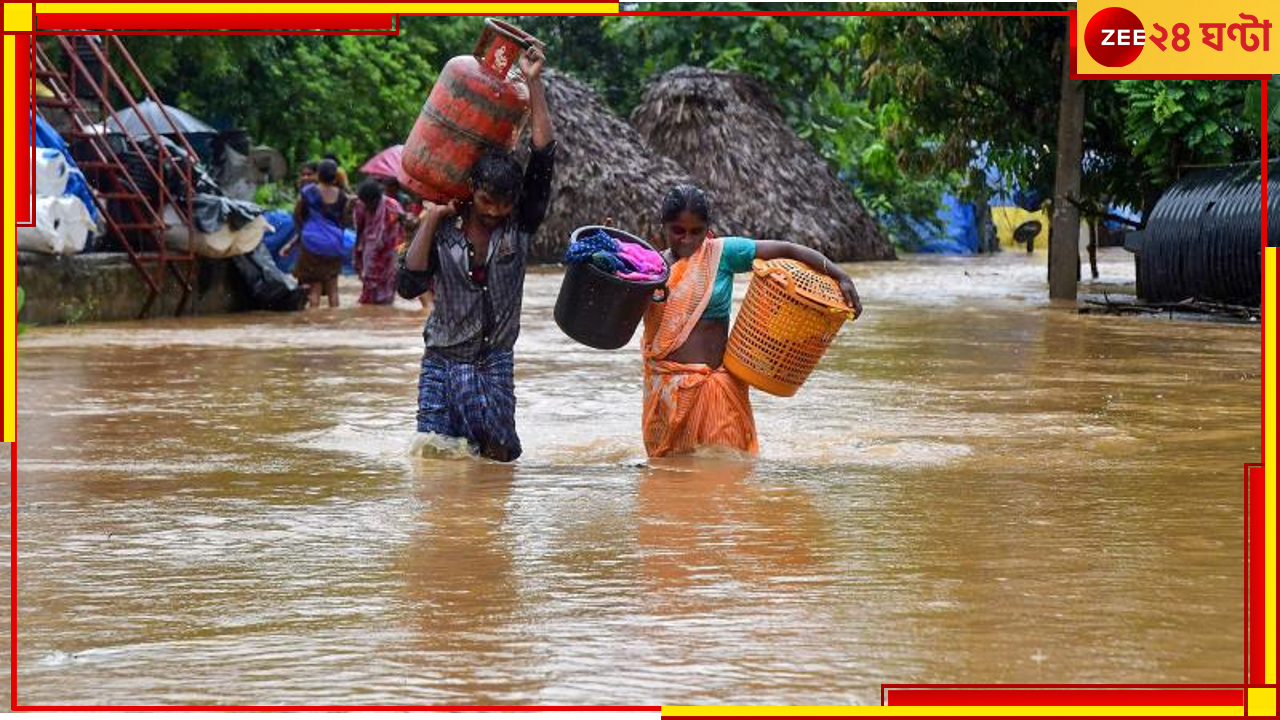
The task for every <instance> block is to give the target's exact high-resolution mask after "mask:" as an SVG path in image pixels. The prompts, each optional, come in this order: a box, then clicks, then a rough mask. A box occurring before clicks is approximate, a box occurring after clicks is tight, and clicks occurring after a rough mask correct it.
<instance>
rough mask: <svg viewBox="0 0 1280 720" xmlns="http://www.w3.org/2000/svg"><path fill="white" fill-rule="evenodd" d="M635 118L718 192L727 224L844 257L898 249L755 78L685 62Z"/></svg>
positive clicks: (654, 85)
mask: <svg viewBox="0 0 1280 720" xmlns="http://www.w3.org/2000/svg"><path fill="white" fill-rule="evenodd" d="M631 123H632V124H633V125H635V127H636V129H637V130H639V131H640V134H641V136H643V137H644V138H645V139H646V140H647V141H648V142H649V144H650V145H652V146H653V147H654V148H655V149H656V150H657V151H658V152H660V153H662V154H664V155H666V156H668V157H671V158H676V159H677V160H679V162H680V164H681V167H683V168H684V169H685V170H686V171H688V172H689V174H691V175H693V176H694V177H695V178H696V179H697V181H698V183H699V184H700V185H701V186H702V187H703V188H704V189H706V190H708V191H709V192H711V193H713V194H714V195H715V198H716V199H715V201H714V203H713V205H712V213H713V214H714V215H715V216H716V218H713V222H712V225H713V229H715V230H716V231H717V232H719V233H721V234H729V233H733V234H741V235H747V236H749V237H755V238H771V239H780V240H791V241H793V242H797V243H801V244H803V245H807V246H809V247H813V248H816V249H818V250H820V251H822V252H823V253H825V254H826V255H827V256H829V257H831V258H832V259H835V260H890V259H893V258H894V252H893V246H892V245H891V244H890V243H889V241H888V240H886V239H885V237H884V235H883V234H881V232H880V229H879V228H878V227H877V226H876V224H875V222H874V221H873V220H872V219H871V217H870V215H868V213H867V211H866V209H865V208H863V207H862V205H861V204H860V203H859V202H858V201H857V200H856V199H854V197H853V194H852V193H851V192H850V191H849V188H848V187H847V186H846V185H845V184H844V183H843V182H841V181H840V180H839V179H838V178H837V177H836V176H835V174H834V173H832V171H831V168H830V166H829V165H827V162H826V161H825V160H824V159H823V158H822V157H821V156H820V155H818V153H817V151H815V150H814V149H813V148H812V147H811V146H810V145H809V144H808V143H806V142H805V141H804V140H801V139H800V137H799V136H797V135H796V134H795V132H794V131H792V129H791V127H790V126H789V125H787V121H786V118H785V117H784V115H783V113H782V110H781V108H779V107H778V104H777V103H776V102H775V101H774V100H773V98H772V97H770V96H769V93H768V91H766V90H765V88H764V85H762V84H761V83H760V81H758V80H756V79H755V78H753V77H751V76H749V75H743V74H741V73H730V72H720V71H713V70H706V69H703V68H694V67H678V68H675V69H674V70H671V71H670V72H667V73H666V74H664V75H662V76H660V77H658V78H656V79H654V80H653V81H651V82H650V83H649V86H648V87H647V88H646V89H645V92H644V95H643V97H642V98H641V101H640V104H639V105H638V106H637V107H636V109H635V111H634V112H632V114H631ZM732 218H738V219H740V220H742V221H743V222H744V223H745V224H742V225H736V224H734V222H733V221H732V220H731V219H732Z"/></svg>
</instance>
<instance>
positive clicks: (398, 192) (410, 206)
mask: <svg viewBox="0 0 1280 720" xmlns="http://www.w3.org/2000/svg"><path fill="white" fill-rule="evenodd" d="M382 188H383V190H384V191H385V192H386V194H387V196H388V197H393V198H395V199H396V200H397V201H398V202H399V203H400V205H401V207H403V208H405V213H404V229H405V232H406V234H407V235H406V237H411V236H412V235H413V233H414V232H415V231H416V230H417V229H418V216H419V215H420V214H422V201H421V200H419V199H418V197H417V196H416V195H411V194H409V193H407V192H405V191H404V190H403V188H401V186H400V181H399V180H397V179H396V178H389V177H387V178H382ZM408 249H409V244H408V242H402V243H401V245H400V248H399V250H400V252H401V253H402V254H403V253H404V252H405V251H407V250H408ZM434 286H435V280H434V279H430V280H428V281H427V290H426V292H424V293H422V294H421V295H419V296H418V302H419V303H422V309H423V310H427V311H430V310H431V306H432V301H433V298H434V297H435V290H434Z"/></svg>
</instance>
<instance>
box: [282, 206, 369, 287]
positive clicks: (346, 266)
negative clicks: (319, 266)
mask: <svg viewBox="0 0 1280 720" xmlns="http://www.w3.org/2000/svg"><path fill="white" fill-rule="evenodd" d="M262 217H263V218H265V219H266V221H267V222H268V223H270V224H271V227H273V228H275V230H273V231H271V232H269V233H267V234H266V235H263V236H262V243H263V244H264V245H266V246H267V249H268V250H270V251H271V259H272V260H275V262H276V267H278V268H280V269H281V270H282V271H284V272H287V273H291V272H293V266H294V265H295V264H297V262H298V251H297V249H296V248H295V249H294V251H293V252H292V253H290V254H289V255H287V256H282V255H280V248H281V246H283V245H284V244H285V243H286V242H288V241H289V238H291V237H293V213H291V212H289V211H287V210H268V211H266V212H264V213H262ZM355 246H356V231H355V230H350V229H347V230H343V231H342V248H343V250H345V251H346V252H344V253H343V257H342V274H343V275H355V274H356V269H355V267H354V266H353V265H352V264H351V263H352V250H353V249H354V248H355Z"/></svg>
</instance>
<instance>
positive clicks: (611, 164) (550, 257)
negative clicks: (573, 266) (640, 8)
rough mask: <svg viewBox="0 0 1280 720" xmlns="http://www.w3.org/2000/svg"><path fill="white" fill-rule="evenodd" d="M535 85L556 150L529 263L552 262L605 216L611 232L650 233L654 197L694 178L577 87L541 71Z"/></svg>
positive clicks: (573, 82) (655, 224)
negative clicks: (541, 90)
mask: <svg viewBox="0 0 1280 720" xmlns="http://www.w3.org/2000/svg"><path fill="white" fill-rule="evenodd" d="M543 84H544V86H545V88H546V92H547V105H548V107H549V108H550V110H551V116H552V121H553V122H554V124H555V132H556V139H557V141H558V148H557V150H556V171H555V179H554V181H553V182H552V185H551V205H550V208H549V210H548V212H547V217H546V220H544V221H543V224H542V227H541V228H539V230H538V234H537V235H536V236H535V237H534V240H533V257H534V259H535V260H539V261H547V262H558V261H559V260H560V259H561V258H562V257H563V256H564V251H565V248H566V247H567V246H568V242H569V235H570V233H572V232H573V231H574V230H575V229H577V228H579V227H581V226H583V225H592V224H600V223H603V222H604V220H605V218H613V226H614V227H618V228H622V229H623V230H627V231H629V232H632V233H635V234H637V235H640V236H642V237H646V238H650V237H653V236H655V235H656V234H657V232H658V230H659V227H658V213H659V209H660V205H661V203H662V197H663V196H664V195H665V194H666V192H667V190H669V189H670V188H671V187H673V186H674V185H677V184H680V183H689V182H694V180H693V179H692V178H691V177H689V176H688V175H687V174H686V173H685V172H684V171H683V170H681V169H680V166H679V165H677V164H676V163H675V162H674V161H672V160H671V159H669V158H667V157H664V156H662V155H660V154H658V153H656V152H654V151H653V149H652V148H650V147H649V145H648V143H646V142H645V141H644V140H643V139H642V138H641V137H640V135H639V133H637V132H636V130H635V128H633V127H631V126H630V125H628V124H627V122H626V121H625V120H623V119H622V118H621V117H619V116H617V115H615V114H614V113H613V111H611V110H609V108H608V107H607V106H605V104H604V103H603V102H602V101H601V100H600V99H599V98H598V97H597V96H596V94H595V92H593V91H592V90H591V88H590V87H588V86H587V85H586V84H585V83H582V82H580V81H578V80H575V79H574V78H571V77H569V76H568V75H565V74H564V73H560V72H556V71H554V70H550V69H548V70H546V71H544V73H543ZM525 144H526V143H524V142H522V143H521V144H520V145H521V146H522V147H523V146H525ZM712 199H713V200H714V196H713V197H712Z"/></svg>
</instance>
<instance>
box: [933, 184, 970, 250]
mask: <svg viewBox="0 0 1280 720" xmlns="http://www.w3.org/2000/svg"><path fill="white" fill-rule="evenodd" d="M938 220H940V221H941V222H942V232H943V235H942V237H939V238H935V239H933V240H930V241H928V242H926V243H925V244H924V245H922V246H921V247H920V252H922V253H933V254H938V255H972V254H973V253H976V252H978V223H977V217H976V214H975V213H974V209H973V205H970V204H969V203H963V202H960V200H959V199H958V198H956V196H954V195H952V194H950V193H947V194H945V195H943V196H942V208H941V209H940V210H938Z"/></svg>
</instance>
